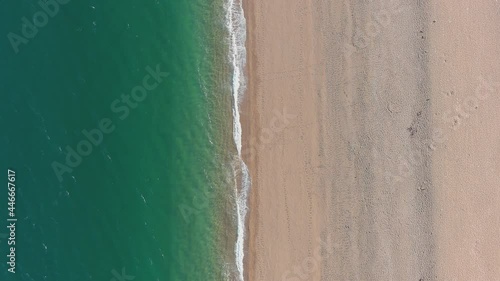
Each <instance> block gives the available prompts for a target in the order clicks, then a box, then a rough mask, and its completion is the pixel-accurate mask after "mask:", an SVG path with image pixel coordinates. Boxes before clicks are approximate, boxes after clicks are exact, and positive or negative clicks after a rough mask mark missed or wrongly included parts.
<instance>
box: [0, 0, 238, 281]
mask: <svg viewBox="0 0 500 281" xmlns="http://www.w3.org/2000/svg"><path fill="white" fill-rule="evenodd" d="M223 4H224V3H223V2H222V1H201V0H195V1H189V3H185V2H181V1H161V0H158V1H143V2H141V3H137V2H135V1H134V2H132V1H129V2H127V1H125V2H120V3H101V2H95V1H83V2H82V1H71V2H69V3H68V4H65V5H64V6H61V7H60V11H59V12H58V13H57V14H56V15H55V16H54V17H51V18H50V21H49V22H48V23H47V25H46V26H44V28H43V29H40V30H39V32H38V34H37V35H36V37H34V38H32V39H31V40H30V42H29V44H25V45H24V44H23V45H20V46H19V52H18V53H17V54H16V53H15V52H14V51H13V50H12V46H11V44H10V42H9V40H8V39H7V36H6V37H4V38H5V41H3V42H2V43H1V46H0V47H1V49H0V51H1V54H0V56H1V57H2V59H3V61H4V62H5V65H4V67H3V68H2V78H1V79H2V81H1V85H0V87H1V88H2V91H1V92H2V95H3V103H2V105H1V107H2V110H1V113H0V114H1V115H0V120H1V122H2V125H3V126H2V127H3V128H5V130H4V133H3V134H2V138H1V141H2V148H1V149H0V152H1V153H2V156H3V157H2V159H3V169H4V170H5V171H6V170H7V168H8V167H11V168H15V169H16V172H17V182H18V186H19V188H18V195H17V200H18V202H17V204H18V205H17V207H18V216H19V217H20V218H21V219H20V222H19V229H18V230H17V241H18V246H17V263H18V268H17V269H18V270H17V272H16V274H15V275H8V274H7V271H6V264H5V261H2V262H1V263H0V264H1V273H0V276H2V280H94V279H95V280H112V278H115V279H116V278H117V276H116V275H117V274H124V273H125V274H126V275H127V276H128V277H130V278H132V276H133V278H134V280H225V279H231V278H232V277H233V276H236V275H235V274H236V273H235V271H236V269H235V262H234V260H235V257H234V243H235V240H236V230H235V229H236V225H235V222H234V210H235V206H234V198H233V194H232V190H233V181H234V180H233V178H232V177H233V174H232V170H231V169H232V167H231V163H232V161H234V153H235V148H234V143H233V140H232V111H231V87H230V79H231V73H230V71H231V69H230V67H229V64H228V61H227V57H228V56H227V52H228V47H227V41H226V37H227V30H226V26H225V12H224V8H223ZM0 5H2V6H4V8H5V9H2V19H3V21H4V24H2V26H1V32H2V33H3V34H8V33H9V32H12V30H16V29H18V28H19V26H20V19H21V18H22V17H27V18H29V16H30V15H33V13H34V12H36V11H37V9H38V8H37V6H36V5H35V4H33V3H16V2H13V1H10V0H7V1H4V2H2V3H1V4H0ZM7 8H8V10H9V12H7ZM158 64H159V65H161V68H162V71H165V72H168V73H169V75H168V77H166V78H165V81H163V82H162V83H159V85H158V87H156V88H155V89H154V90H152V91H151V92H148V95H147V98H145V99H144V100H143V101H141V102H140V103H137V106H136V107H135V108H133V109H130V113H129V116H128V117H127V118H125V119H123V120H122V119H120V118H119V116H121V115H119V114H116V113H115V112H113V111H112V109H111V108H110V105H111V104H112V103H113V101H114V100H116V99H120V98H121V96H122V95H123V94H128V93H130V91H131V89H133V88H134V87H135V86H137V85H139V84H140V83H141V81H142V79H143V78H144V75H145V70H144V69H145V67H147V66H152V67H154V66H156V65H158ZM105 118H108V119H110V120H112V122H113V123H112V124H113V126H115V127H116V128H115V129H114V130H113V131H112V132H110V133H106V134H104V135H103V138H102V142H100V143H99V145H96V146H95V147H93V151H92V153H90V154H89V155H88V156H85V157H82V158H83V159H82V161H81V163H80V164H79V165H78V166H76V167H74V169H73V170H72V172H71V173H65V174H64V175H62V179H63V180H62V181H59V179H58V177H57V175H56V174H55V173H54V169H53V167H52V165H51V164H52V163H53V162H54V161H59V162H61V163H63V162H64V161H65V156H66V151H65V147H66V146H71V147H74V148H76V146H77V144H78V143H79V142H81V141H82V140H84V139H87V137H86V136H85V135H84V134H83V133H82V131H83V130H87V131H90V130H91V129H93V128H97V127H99V123H100V121H102V120H103V119H105ZM0 196H2V198H3V196H6V193H5V194H2V195H0ZM2 201H5V200H2ZM186 206H187V207H188V209H189V208H190V209H189V210H191V212H188V213H184V214H183V213H182V212H181V209H182V207H186ZM5 215H6V214H5V212H2V213H1V214H0V216H1V217H0V218H1V219H2V221H5ZM186 218H188V219H186ZM1 243H2V245H1V248H4V247H5V246H6V245H5V244H4V242H3V241H2V242H1ZM2 256H3V255H2ZM0 259H1V258H0ZM3 277H5V278H3Z"/></svg>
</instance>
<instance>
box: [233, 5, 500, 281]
mask: <svg viewBox="0 0 500 281" xmlns="http://www.w3.org/2000/svg"><path fill="white" fill-rule="evenodd" d="M244 3H245V13H246V18H247V24H248V38H247V40H248V41H247V43H248V46H247V47H248V77H249V85H248V92H247V96H246V100H245V104H244V106H243V108H242V110H243V112H242V118H243V120H242V121H243V126H244V127H243V137H244V142H245V143H244V150H243V151H244V155H245V160H246V162H247V163H248V164H249V167H250V172H251V176H252V190H251V196H250V197H251V198H250V204H249V205H250V213H249V219H248V247H247V255H246V264H245V265H246V269H245V270H246V280H251V281H253V280H256V281H268V280H272V281H274V280H290V281H292V280H293V281H298V280H450V281H451V280H478V281H483V280H484V281H490V280H492V281H493V280H500V95H499V92H500V83H498V82H500V75H498V74H499V73H500V63H499V62H500V60H499V59H498V58H496V57H495V56H496V55H498V53H499V51H500V3H498V2H497V0H484V1H483V0H481V1H463V0H460V1H451V0H447V1H430V2H429V1H403V0H399V1H396V0H394V1H390V0H387V1H380V0H373V1H348V0H314V1H309V0H272V1H264V0H252V1H250V0H246V1H245V2H244Z"/></svg>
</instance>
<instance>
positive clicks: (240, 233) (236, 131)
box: [224, 0, 251, 281]
mask: <svg viewBox="0 0 500 281" xmlns="http://www.w3.org/2000/svg"><path fill="white" fill-rule="evenodd" d="M242 4H243V3H242V0H227V1H226V2H225V3H224V9H225V15H226V27H227V29H228V32H229V61H230V63H231V65H232V85H231V86H232V96H233V108H232V111H233V139H234V143H235V145H236V149H237V151H238V157H237V163H235V164H236V165H233V169H234V179H235V184H234V192H235V199H236V202H235V203H236V218H237V228H238V229H237V238H236V245H235V249H234V252H235V257H236V269H237V271H238V280H240V281H244V274H243V269H244V264H243V261H244V256H245V254H244V251H245V218H246V214H247V211H248V206H247V202H248V192H249V190H250V185H251V180H250V174H249V172H248V168H247V166H246V164H245V162H244V161H243V159H242V157H241V136H242V129H241V122H240V108H239V105H240V101H241V99H242V98H243V96H244V93H245V90H246V79H245V75H244V73H245V64H246V47H245V41H246V20H245V15H244V13H243V6H242Z"/></svg>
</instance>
